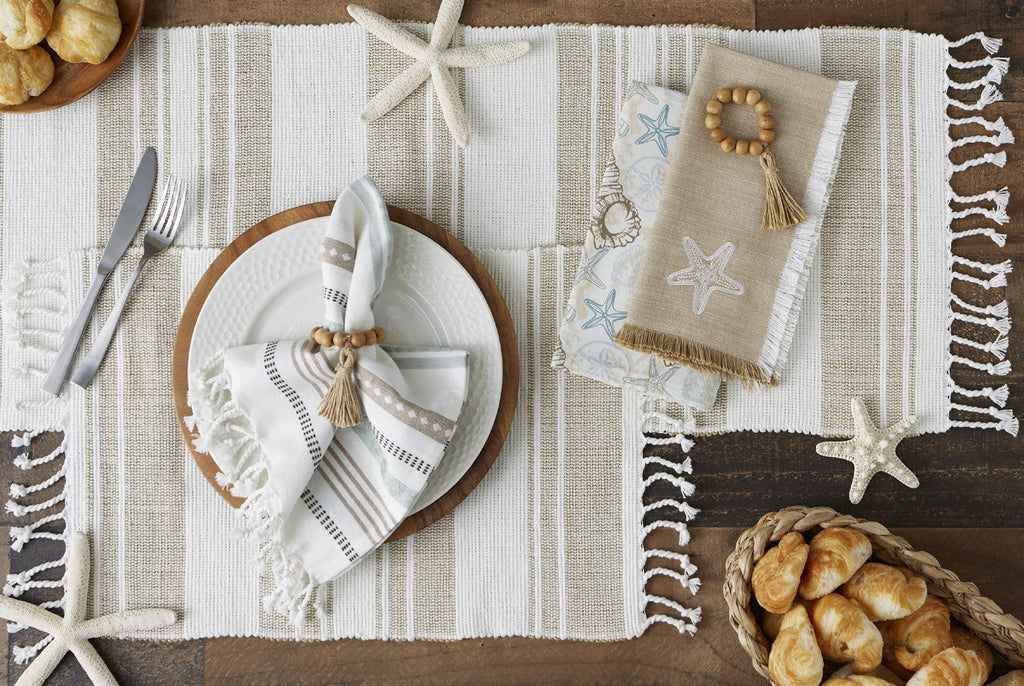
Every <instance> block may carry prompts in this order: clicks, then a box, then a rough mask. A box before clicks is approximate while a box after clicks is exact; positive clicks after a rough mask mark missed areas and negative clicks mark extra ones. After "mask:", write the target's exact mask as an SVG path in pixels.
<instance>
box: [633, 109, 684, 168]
mask: <svg viewBox="0 0 1024 686" xmlns="http://www.w3.org/2000/svg"><path fill="white" fill-rule="evenodd" d="M636 116H637V118H638V119H639V120H640V123H641V124H643V125H644V128H645V129H647V131H646V132H645V133H644V134H643V135H642V136H640V137H639V138H637V139H636V143H637V145H640V144H641V143H646V142H647V141H657V142H658V150H661V154H662V155H663V156H664V157H668V140H667V139H668V138H669V137H670V136H678V135H679V127H678V126H669V125H668V105H665V106H664V107H662V108H661V114H659V115H658V120H657V121H655V120H653V119H651V118H650V117H648V116H647V115H646V114H642V113H639V112H638V113H637V115H636Z"/></svg>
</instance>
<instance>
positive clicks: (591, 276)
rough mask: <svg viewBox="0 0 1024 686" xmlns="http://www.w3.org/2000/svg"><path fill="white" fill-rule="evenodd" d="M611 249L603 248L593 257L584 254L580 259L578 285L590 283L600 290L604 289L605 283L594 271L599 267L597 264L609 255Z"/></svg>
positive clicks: (577, 276) (577, 275)
mask: <svg viewBox="0 0 1024 686" xmlns="http://www.w3.org/2000/svg"><path fill="white" fill-rule="evenodd" d="M608 250H609V248H601V249H600V250H598V251H597V252H596V253H594V254H593V255H587V254H586V253H584V254H583V257H582V258H581V259H580V269H579V273H577V274H576V283H580V282H581V281H589V282H590V283H592V284H594V285H595V286H597V287H598V288H604V281H602V280H601V278H600V277H599V276H598V275H597V274H595V273H594V269H595V268H596V267H597V263H598V262H600V261H601V260H603V259H604V256H605V255H607V254H608Z"/></svg>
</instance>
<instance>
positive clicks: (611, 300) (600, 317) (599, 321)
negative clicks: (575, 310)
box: [583, 288, 626, 339]
mask: <svg viewBox="0 0 1024 686" xmlns="http://www.w3.org/2000/svg"><path fill="white" fill-rule="evenodd" d="M583 302H584V303H586V305H587V307H588V308H590V310H591V311H592V312H593V313H594V316H593V317H591V318H590V319H588V320H587V321H586V322H585V323H584V324H583V328H584V329H592V328H594V327H595V326H602V327H604V332H605V333H606V334H608V338H609V339H614V338H615V322H618V321H622V320H623V319H625V318H626V313H625V312H622V311H621V310H616V309H615V289H614V288H613V289H612V290H611V291H610V292H609V293H608V297H607V298H605V299H604V303H599V302H597V301H596V300H591V299H590V298H584V299H583Z"/></svg>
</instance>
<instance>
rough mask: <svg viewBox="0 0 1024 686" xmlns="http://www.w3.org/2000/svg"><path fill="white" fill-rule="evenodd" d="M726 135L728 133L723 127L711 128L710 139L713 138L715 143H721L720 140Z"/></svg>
mask: <svg viewBox="0 0 1024 686" xmlns="http://www.w3.org/2000/svg"><path fill="white" fill-rule="evenodd" d="M727 135H728V134H726V132H725V129H712V130H711V140H713V141H714V142H716V143H721V142H722V141H724V140H725V137H726V136H727Z"/></svg>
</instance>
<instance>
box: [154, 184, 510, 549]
mask: <svg viewBox="0 0 1024 686" xmlns="http://www.w3.org/2000/svg"><path fill="white" fill-rule="evenodd" d="M333 207H334V203H333V202H318V203H312V204H309V205H302V206H300V207H295V208H292V209H290V210H285V211H284V212H281V213H279V214H275V215H274V216H272V217H269V218H267V219H264V220H263V221H262V222H260V223H259V224H256V225H255V226H253V227H252V228H251V229H249V230H248V231H245V232H244V233H242V235H240V236H239V237H238V238H236V239H235V240H234V241H232V242H231V243H230V244H229V245H228V246H227V247H226V248H225V249H224V252H222V253H221V254H220V255H218V256H217V258H216V259H215V260H214V261H213V264H211V265H210V268H209V269H207V270H206V273H205V274H204V275H203V278H202V279H200V280H199V283H198V284H197V285H196V288H195V290H194V291H192V296H191V297H190V298H189V301H188V304H187V305H186V306H185V311H184V312H183V313H182V315H181V323H180V324H179V325H178V333H177V336H176V338H175V340H174V358H173V362H172V369H173V372H172V385H173V391H174V410H175V412H176V414H177V415H178V424H179V427H180V428H181V432H182V435H183V436H184V437H185V445H186V446H188V450H189V452H190V453H191V454H192V459H193V460H195V462H196V465H198V467H199V470H200V471H201V472H202V473H203V476H205V477H206V480H207V481H209V482H210V485H211V486H212V487H213V488H214V490H216V491H217V493H219V494H220V495H221V497H223V498H224V499H225V500H226V501H227V502H228V504H230V505H231V506H232V507H238V506H239V505H241V504H242V502H243V500H242V499H241V498H237V497H235V496H233V495H231V494H230V493H228V492H227V490H225V489H224V488H223V487H221V486H220V485H219V484H218V483H217V480H216V475H217V473H218V472H219V471H220V469H219V468H218V467H217V463H216V462H214V460H213V458H212V457H210V456H209V455H207V454H205V453H200V452H197V451H196V450H194V449H193V442H192V432H191V431H189V430H188V427H186V426H185V417H188V416H190V415H191V414H192V410H191V408H189V406H188V354H189V349H190V348H191V346H192V333H193V331H194V330H195V325H196V319H197V318H198V317H199V311H200V310H201V309H202V308H203V304H204V303H205V302H206V298H207V296H208V295H209V294H210V290H211V289H212V288H213V286H214V284H216V283H217V280H218V279H219V278H220V276H221V274H223V273H224V271H225V270H226V269H227V268H228V267H229V266H230V265H231V263H232V262H234V261H235V260H236V259H238V256H239V255H241V254H242V253H243V252H245V251H246V250H248V249H249V248H251V247H252V246H253V245H255V244H256V243H257V242H258V241H259V240H260V239H261V238H265V237H266V236H269V235H270V234H272V233H274V232H275V231H280V230H281V229H284V228H286V227H288V226H291V225H292V224H297V223H298V222H301V221H305V220H307V219H313V218H316V217H326V216H328V215H330V213H331V209H332V208H333ZM388 214H389V215H390V217H391V220H392V221H394V222H397V223H399V224H403V225H405V226H408V227H409V228H410V229H414V230H416V231H419V232H420V233H422V234H423V235H425V236H426V237H427V238H430V239H431V240H433V241H434V242H435V243H437V244H439V245H440V246H441V247H442V248H444V249H445V250H447V251H448V252H449V253H451V255H452V256H453V257H454V258H455V259H456V260H458V262H459V264H461V265H462V266H463V267H464V268H465V269H466V271H467V272H469V275H470V276H471V277H473V281H475V282H476V285H477V286H479V288H480V291H481V292H482V293H483V296H484V299H485V300H486V301H487V305H488V307H489V308H490V310H491V313H492V314H493V315H494V323H495V325H496V326H497V329H498V339H499V342H500V344H501V360H502V379H501V396H500V397H499V400H498V412H497V415H496V416H495V418H494V425H493V426H492V427H491V432H490V434H489V435H488V436H487V440H486V441H485V442H484V446H483V448H481V450H480V454H479V455H477V457H476V459H475V460H474V461H473V464H472V465H470V467H469V469H468V470H467V471H466V473H465V474H463V475H462V478H461V479H459V481H458V482H457V483H456V484H455V485H454V486H452V487H451V488H450V489H449V490H448V491H447V492H446V493H445V494H444V495H442V496H441V497H440V498H438V499H437V500H435V501H434V502H433V503H431V504H430V505H428V506H426V507H425V508H423V509H422V510H420V511H419V512H415V513H413V514H411V515H409V517H407V518H406V519H405V521H403V522H402V523H401V524H400V525H399V526H398V528H397V529H395V531H394V533H392V534H391V537H390V538H388V540H389V541H396V540H398V539H400V538H405V537H406V536H408V535H409V534H414V533H416V532H417V531H419V530H420V529H423V528H424V527H427V526H429V525H431V524H433V523H434V522H436V521H437V520H439V519H441V517H444V516H445V515H446V514H448V513H449V512H451V511H452V510H453V509H455V506H456V505H458V504H459V503H461V502H462V500H463V499H464V498H465V497H466V496H467V495H469V494H470V492H471V491H472V490H473V489H474V488H476V486H477V484H479V483H480V480H481V479H483V478H484V475H485V474H486V473H487V472H488V470H490V468H491V465H492V464H494V460H495V458H497V456H498V453H499V452H500V451H501V446H502V445H504V443H505V438H506V437H507V436H508V431H509V428H510V427H511V426H512V416H513V415H514V414H515V410H516V402H517V400H518V393H519V347H518V344H517V342H516V333H515V328H514V327H513V325H512V315H511V314H509V311H508V306H507V305H506V304H505V299H504V298H503V297H502V295H501V291H499V290H498V286H497V284H495V283H494V279H492V278H491V275H490V274H489V273H488V272H487V270H486V269H485V268H484V266H483V265H482V264H481V263H480V260H478V259H477V257H476V255H474V254H473V253H472V252H470V250H469V248H467V247H466V246H465V245H463V244H462V243H461V242H460V241H459V240H458V239H457V238H455V237H454V236H452V235H451V234H450V233H448V232H447V231H445V230H444V229H442V228H441V227H440V226H438V225H437V224H434V223H433V222H431V221H429V220H427V219H424V218H423V217H421V216H419V215H417V214H414V213H412V212H409V211H407V210H403V209H401V208H398V207H392V206H391V205H388Z"/></svg>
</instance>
